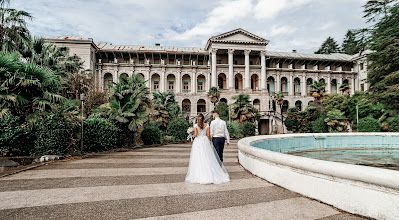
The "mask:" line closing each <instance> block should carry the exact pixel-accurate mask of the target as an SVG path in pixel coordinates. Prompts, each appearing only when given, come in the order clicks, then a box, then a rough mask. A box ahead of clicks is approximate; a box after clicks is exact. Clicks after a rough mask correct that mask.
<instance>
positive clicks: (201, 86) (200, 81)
mask: <svg viewBox="0 0 399 220" xmlns="http://www.w3.org/2000/svg"><path fill="white" fill-rule="evenodd" d="M205 83H206V80H205V76H204V75H199V76H198V78H197V92H205Z"/></svg>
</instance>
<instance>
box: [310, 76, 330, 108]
mask: <svg viewBox="0 0 399 220" xmlns="http://www.w3.org/2000/svg"><path fill="white" fill-rule="evenodd" d="M325 89H326V84H325V83H324V82H317V81H315V82H314V83H313V84H312V85H310V92H311V93H312V96H313V98H314V99H315V101H316V103H319V104H321V103H323V101H324V98H326V97H327V96H328V95H327V93H325Z"/></svg>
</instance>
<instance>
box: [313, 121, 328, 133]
mask: <svg viewBox="0 0 399 220" xmlns="http://www.w3.org/2000/svg"><path fill="white" fill-rule="evenodd" d="M312 131H313V133H327V132H328V126H327V124H326V122H324V120H323V119H322V118H319V119H317V120H316V121H314V122H313V126H312Z"/></svg>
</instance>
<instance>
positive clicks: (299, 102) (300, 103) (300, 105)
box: [295, 100, 302, 111]
mask: <svg viewBox="0 0 399 220" xmlns="http://www.w3.org/2000/svg"><path fill="white" fill-rule="evenodd" d="M295 107H296V108H297V109H298V110H299V111H302V102H301V101H300V100H298V101H296V102H295Z"/></svg>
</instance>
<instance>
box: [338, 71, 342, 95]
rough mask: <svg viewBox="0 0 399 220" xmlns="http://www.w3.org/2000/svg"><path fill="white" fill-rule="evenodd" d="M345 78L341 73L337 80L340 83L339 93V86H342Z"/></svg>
mask: <svg viewBox="0 0 399 220" xmlns="http://www.w3.org/2000/svg"><path fill="white" fill-rule="evenodd" d="M343 80H344V79H343V75H342V74H341V75H340V77H339V81H338V82H337V83H338V85H337V90H338V94H339V93H340V91H339V87H341V86H342V84H343Z"/></svg>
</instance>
